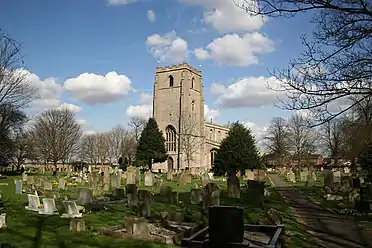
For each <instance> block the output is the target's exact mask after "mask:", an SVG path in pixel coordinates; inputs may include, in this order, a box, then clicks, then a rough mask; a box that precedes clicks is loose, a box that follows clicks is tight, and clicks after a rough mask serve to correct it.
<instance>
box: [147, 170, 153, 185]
mask: <svg viewBox="0 0 372 248" xmlns="http://www.w3.org/2000/svg"><path fill="white" fill-rule="evenodd" d="M153 184H154V175H153V174H152V172H151V171H146V172H145V186H149V187H152V186H153Z"/></svg>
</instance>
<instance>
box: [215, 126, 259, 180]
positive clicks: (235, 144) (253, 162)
mask: <svg viewBox="0 0 372 248" xmlns="http://www.w3.org/2000/svg"><path fill="white" fill-rule="evenodd" d="M259 167H260V155H259V153H258V149H257V147H256V141H255V139H254V137H253V135H252V132H251V130H250V129H248V128H246V127H244V126H243V125H242V124H241V123H239V122H236V123H234V124H233V125H232V127H231V129H230V131H229V133H228V136H227V137H226V138H225V139H224V140H223V141H222V142H221V146H220V149H219V150H218V152H217V154H216V156H215V159H214V167H213V169H212V170H213V172H214V173H215V174H216V175H217V176H221V175H224V174H225V173H227V174H228V175H231V174H234V173H236V171H237V170H245V169H257V168H259Z"/></svg>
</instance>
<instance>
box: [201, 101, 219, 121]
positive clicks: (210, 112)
mask: <svg viewBox="0 0 372 248" xmlns="http://www.w3.org/2000/svg"><path fill="white" fill-rule="evenodd" d="M219 115H220V111H219V110H217V109H210V108H209V107H208V105H207V104H204V119H205V120H206V121H210V120H211V119H212V120H213V121H215V120H216V119H218V117H219Z"/></svg>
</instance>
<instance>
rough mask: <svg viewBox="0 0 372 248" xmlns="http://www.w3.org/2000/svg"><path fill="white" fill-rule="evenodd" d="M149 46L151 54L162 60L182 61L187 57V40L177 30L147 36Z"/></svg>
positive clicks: (170, 61)
mask: <svg viewBox="0 0 372 248" xmlns="http://www.w3.org/2000/svg"><path fill="white" fill-rule="evenodd" d="M146 44H147V46H148V47H149V48H150V52H151V54H152V55H153V56H154V58H156V59H158V60H159V61H160V62H169V63H175V64H177V63H181V62H184V61H185V60H186V59H187V56H188V45H187V42H186V41H185V40H184V39H182V38H180V37H178V36H177V34H176V32H175V31H172V32H170V33H167V34H165V35H164V36H161V35H159V34H153V35H151V36H149V37H147V41H146Z"/></svg>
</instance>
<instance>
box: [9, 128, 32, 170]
mask: <svg viewBox="0 0 372 248" xmlns="http://www.w3.org/2000/svg"><path fill="white" fill-rule="evenodd" d="M15 143H16V150H15V156H14V158H15V164H16V165H17V170H19V169H20V167H21V165H22V164H24V163H25V160H26V159H30V160H35V159H37V154H36V151H35V143H34V140H33V135H32V132H31V131H24V130H19V132H17V133H16V135H15Z"/></svg>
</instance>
